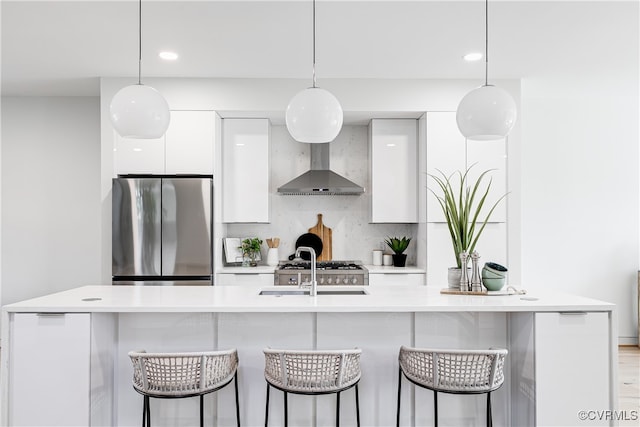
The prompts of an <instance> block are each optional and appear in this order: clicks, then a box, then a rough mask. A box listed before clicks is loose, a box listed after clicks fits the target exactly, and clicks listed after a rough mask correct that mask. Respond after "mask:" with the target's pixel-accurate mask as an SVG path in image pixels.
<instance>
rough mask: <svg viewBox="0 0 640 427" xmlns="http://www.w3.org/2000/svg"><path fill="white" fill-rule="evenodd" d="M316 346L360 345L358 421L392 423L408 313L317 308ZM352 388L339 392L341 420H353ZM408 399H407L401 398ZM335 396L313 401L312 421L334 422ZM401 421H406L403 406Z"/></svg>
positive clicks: (409, 329)
mask: <svg viewBox="0 0 640 427" xmlns="http://www.w3.org/2000/svg"><path fill="white" fill-rule="evenodd" d="M317 328H318V329H317V330H318V332H317V336H318V337H317V341H318V345H317V347H318V349H336V350H337V349H352V348H360V349H362V356H361V361H360V362H361V367H362V379H361V380H360V386H359V387H360V421H361V424H362V425H363V426H390V425H394V424H395V417H396V411H395V408H396V399H397V384H398V382H397V379H398V351H399V350H400V346H401V345H403V344H404V345H408V344H411V342H412V341H413V334H412V329H413V314H411V313H358V314H350V313H318V326H317ZM354 399H355V392H354V391H353V390H348V391H346V392H344V393H342V394H341V397H340V409H341V421H342V422H343V423H344V424H345V425H355V423H356V418H355V400H354ZM405 402H409V399H405ZM335 405H336V399H335V395H334V396H331V397H330V398H323V399H321V400H320V399H319V400H318V420H317V421H318V423H317V425H323V426H324V425H333V423H335V421H334V418H335V417H334V414H335ZM406 408H407V412H406V416H404V417H403V420H404V423H403V425H410V424H409V423H410V420H411V417H410V416H409V415H410V407H409V406H407V407H406Z"/></svg>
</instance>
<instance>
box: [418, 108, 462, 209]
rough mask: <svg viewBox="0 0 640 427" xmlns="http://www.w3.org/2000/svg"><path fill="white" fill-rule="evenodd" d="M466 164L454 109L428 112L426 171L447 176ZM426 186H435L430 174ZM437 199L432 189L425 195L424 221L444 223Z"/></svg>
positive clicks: (432, 187) (460, 169)
mask: <svg viewBox="0 0 640 427" xmlns="http://www.w3.org/2000/svg"><path fill="white" fill-rule="evenodd" d="M465 165H466V144H465V140H464V137H463V136H462V134H461V133H460V131H459V130H458V125H457V124H456V113H455V112H436V113H427V173H428V174H430V175H436V176H439V175H440V173H439V172H438V171H442V172H443V173H444V174H445V175H446V176H449V175H450V174H451V173H453V172H454V171H457V170H459V171H463V170H464V169H465ZM427 187H428V188H431V189H433V190H435V189H436V188H437V187H436V185H435V183H434V181H433V179H432V178H431V177H428V179H427ZM438 194H439V193H438ZM444 221H445V219H444V215H443V214H442V210H441V208H440V205H439V204H438V200H437V199H436V198H435V196H434V195H433V194H431V192H429V193H428V195H427V222H444Z"/></svg>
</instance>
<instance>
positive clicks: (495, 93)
mask: <svg viewBox="0 0 640 427" xmlns="http://www.w3.org/2000/svg"><path fill="white" fill-rule="evenodd" d="M517 116H518V112H517V109H516V103H515V101H514V100H513V98H512V97H511V95H510V94H509V93H508V92H507V91H506V90H504V89H501V88H499V87H496V86H492V85H484V86H481V87H479V88H477V89H474V90H472V91H471V92H469V93H468V94H466V95H465V96H464V98H462V101H460V104H459V105H458V111H457V112H456V122H457V123H458V129H460V132H462V135H464V137H465V138H467V139H472V140H478V141H488V140H492V139H500V138H504V137H505V136H507V134H508V133H509V132H510V131H511V129H512V128H513V125H514V124H515V122H516V117H517Z"/></svg>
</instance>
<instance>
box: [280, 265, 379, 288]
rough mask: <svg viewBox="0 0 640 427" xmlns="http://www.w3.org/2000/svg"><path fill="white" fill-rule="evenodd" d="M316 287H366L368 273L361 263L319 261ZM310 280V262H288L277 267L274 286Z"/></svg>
mask: <svg viewBox="0 0 640 427" xmlns="http://www.w3.org/2000/svg"><path fill="white" fill-rule="evenodd" d="M316 275H317V281H318V285H334V286H335V285H368V284H369V271H368V270H367V269H366V267H364V266H363V265H362V262H361V261H320V262H317V263H316ZM310 279H311V261H290V262H282V263H280V265H278V268H277V269H276V271H275V275H274V284H275V285H297V284H299V283H302V282H307V281H309V280H310Z"/></svg>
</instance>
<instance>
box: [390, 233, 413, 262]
mask: <svg viewBox="0 0 640 427" xmlns="http://www.w3.org/2000/svg"><path fill="white" fill-rule="evenodd" d="M384 242H385V243H386V244H387V246H389V248H391V250H392V251H393V255H392V258H393V265H394V267H404V266H405V264H406V263H407V254H405V253H403V252H404V251H405V250H407V247H408V246H409V242H411V237H406V236H405V237H401V238H400V237H387V238H386V239H385V241H384Z"/></svg>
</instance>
